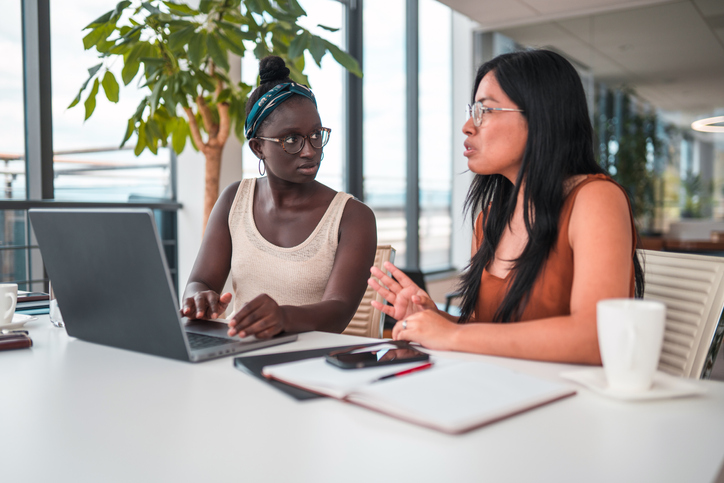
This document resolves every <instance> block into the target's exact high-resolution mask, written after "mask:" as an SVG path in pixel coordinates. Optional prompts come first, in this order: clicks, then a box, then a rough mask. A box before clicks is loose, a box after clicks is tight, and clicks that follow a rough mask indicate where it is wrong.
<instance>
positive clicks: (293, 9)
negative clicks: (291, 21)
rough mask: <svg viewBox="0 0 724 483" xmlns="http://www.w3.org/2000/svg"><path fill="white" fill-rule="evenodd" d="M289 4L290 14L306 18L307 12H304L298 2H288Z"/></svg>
mask: <svg viewBox="0 0 724 483" xmlns="http://www.w3.org/2000/svg"><path fill="white" fill-rule="evenodd" d="M287 4H288V6H289V13H290V14H292V15H293V16H294V17H302V16H304V17H306V16H307V12H305V11H304V9H303V8H302V6H301V5H299V2H297V0H287Z"/></svg>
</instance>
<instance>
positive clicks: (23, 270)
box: [0, 200, 181, 291]
mask: <svg viewBox="0 0 724 483" xmlns="http://www.w3.org/2000/svg"><path fill="white" fill-rule="evenodd" d="M31 208H148V209H151V210H152V211H153V212H154V216H155V219H156V226H157V227H158V230H159V235H160V237H161V240H162V243H163V247H164V252H165V256H166V261H167V263H168V266H169V269H170V272H171V278H172V280H173V283H174V286H176V287H178V275H177V267H178V248H177V242H176V240H177V226H176V211H177V210H178V209H180V208H181V205H180V204H179V203H176V202H173V201H163V202H153V203H151V202H146V203H79V202H65V201H31V200H28V201H24V200H19V201H0V232H1V233H0V235H2V237H1V238H2V241H0V261H1V263H0V266H1V267H2V273H0V280H1V281H2V282H14V283H17V284H18V287H19V288H20V290H28V291H47V288H48V287H47V281H48V280H47V276H46V274H45V269H44V267H43V263H42V255H41V254H40V250H39V248H38V246H37V245H36V244H35V243H34V236H33V234H32V228H31V226H30V223H29V222H28V210H29V209H31ZM88 229H92V227H88Z"/></svg>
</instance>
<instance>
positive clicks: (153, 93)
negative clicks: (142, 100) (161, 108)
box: [148, 75, 166, 117]
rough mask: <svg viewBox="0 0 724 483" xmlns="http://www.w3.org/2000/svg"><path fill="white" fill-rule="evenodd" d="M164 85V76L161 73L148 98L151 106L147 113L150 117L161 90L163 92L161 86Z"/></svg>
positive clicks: (156, 105) (154, 110) (156, 104)
mask: <svg viewBox="0 0 724 483" xmlns="http://www.w3.org/2000/svg"><path fill="white" fill-rule="evenodd" d="M165 85H166V76H165V75H162V76H160V77H159V78H158V80H157V81H156V85H154V86H153V90H152V91H151V98H150V99H149V100H148V104H149V106H151V113H150V114H149V115H150V116H151V117H153V114H154V113H155V112H156V107H158V100H159V97H160V96H161V92H163V88H164V87H165Z"/></svg>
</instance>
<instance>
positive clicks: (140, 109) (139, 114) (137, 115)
mask: <svg viewBox="0 0 724 483" xmlns="http://www.w3.org/2000/svg"><path fill="white" fill-rule="evenodd" d="M147 105H148V97H144V98H143V100H142V101H141V102H140V103H139V104H138V107H137V108H136V112H135V114H133V117H132V118H131V119H133V121H134V122H140V121H141V118H142V117H143V111H144V110H145V109H146V106H147Z"/></svg>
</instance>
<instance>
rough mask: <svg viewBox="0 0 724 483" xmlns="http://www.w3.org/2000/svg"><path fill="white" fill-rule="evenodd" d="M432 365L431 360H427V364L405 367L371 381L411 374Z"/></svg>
mask: <svg viewBox="0 0 724 483" xmlns="http://www.w3.org/2000/svg"><path fill="white" fill-rule="evenodd" d="M431 367H432V362H428V363H427V364H423V365H421V366H417V367H413V368H411V369H405V370H404V371H400V372H395V373H394V374H387V375H386V376H382V377H378V378H377V379H375V380H374V381H372V382H377V381H382V380H384V379H391V378H393V377H398V376H404V375H406V374H412V373H413V372H417V371H422V370H424V369H429V368H431Z"/></svg>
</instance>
